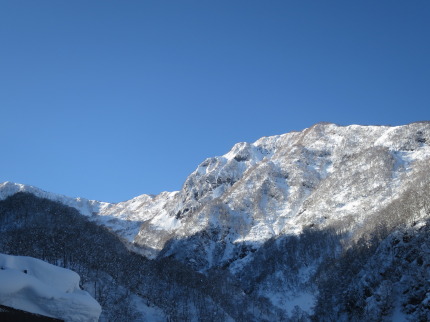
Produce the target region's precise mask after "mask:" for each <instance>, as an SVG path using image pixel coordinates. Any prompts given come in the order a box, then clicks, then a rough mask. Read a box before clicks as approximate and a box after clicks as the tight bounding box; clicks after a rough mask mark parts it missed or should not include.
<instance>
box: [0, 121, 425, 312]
mask: <svg viewBox="0 0 430 322" xmlns="http://www.w3.org/2000/svg"><path fill="white" fill-rule="evenodd" d="M429 143H430V122H420V123H413V124H409V125H404V126H397V127H390V126H359V125H351V126H338V125H335V124H316V125H314V126H312V127H310V128H308V129H305V130H303V131H301V132H291V133H287V134H283V135H278V136H272V137H264V138H261V139H259V140H257V141H256V142H254V143H238V144H236V145H235V146H234V147H233V148H232V149H231V151H229V152H228V153H227V154H225V155H223V156H218V157H212V158H209V159H206V160H205V161H203V162H202V163H201V164H200V165H199V166H198V167H197V169H196V170H195V171H194V172H193V173H191V174H190V176H189V177H188V178H187V179H186V181H185V183H184V185H183V187H182V189H181V190H180V191H176V192H163V193H161V194H159V195H157V196H152V195H141V196H138V197H136V198H134V199H131V200H128V201H125V202H121V203H117V204H109V203H105V202H98V201H90V200H86V199H81V198H78V199H74V198H68V197H65V196H60V195H56V194H51V193H47V192H44V191H41V190H39V189H37V188H34V187H29V186H25V185H19V184H14V183H8V182H7V183H3V184H0V199H5V198H7V197H8V196H11V195H13V194H14V193H16V192H18V191H23V192H29V193H32V194H34V195H36V196H38V197H43V198H48V199H51V200H54V201H58V202H60V203H62V204H64V205H67V206H70V207H74V208H75V209H77V210H78V211H79V212H80V213H81V214H83V215H85V216H88V218H89V219H90V220H92V221H94V222H96V223H98V224H100V225H103V226H106V227H108V228H109V229H111V230H112V231H113V232H114V233H116V234H117V235H119V236H120V237H122V238H123V240H124V241H125V242H126V244H128V245H133V246H134V247H132V249H134V250H136V251H138V252H139V253H142V254H145V255H146V256H147V257H149V258H152V259H157V260H158V261H159V262H161V261H162V260H163V259H169V260H171V259H172V260H176V261H179V262H181V265H182V264H185V266H186V267H187V269H191V270H192V271H195V272H199V273H203V274H205V276H206V277H207V278H208V280H211V279H212V278H213V281H216V282H214V283H227V282H226V281H225V280H222V279H221V280H220V279H219V277H220V276H221V277H223V278H226V279H227V280H228V279H230V278H232V279H234V283H232V284H231V285H233V286H234V287H236V286H237V285H239V287H240V288H241V289H243V291H244V294H246V296H248V297H247V298H246V300H245V301H244V303H245V302H246V303H254V304H255V303H260V302H261V303H264V304H261V305H262V307H263V308H262V309H261V311H258V310H256V312H259V313H255V312H254V311H252V313H250V312H245V313H246V314H248V313H249V314H251V315H254V314H260V315H259V316H261V314H263V315H264V314H265V313H264V312H265V311H264V310H266V312H269V311H270V312H272V313H273V312H275V311H274V310H280V312H281V313H282V312H283V313H282V314H285V315H284V317H285V316H295V317H296V318H297V317H298V316H301V315H302V314H304V315H306V314H312V312H313V308H312V307H313V304H314V303H316V302H318V301H319V302H318V303H319V304H318V305H317V306H316V307H317V309H318V308H319V307H321V301H320V300H317V297H318V294H325V293H324V291H325V290H326V289H330V286H327V285H331V284H333V280H331V279H330V278H328V277H327V276H324V274H325V273H324V272H326V271H325V270H327V272H330V271H335V270H336V269H338V268H336V267H335V268H327V267H329V264H327V263H331V262H334V263H337V260H338V259H339V256H343V254H344V252H348V249H352V250H354V251H357V249H359V250H360V252H361V253H366V251H367V250H368V249H373V251H374V248H371V247H370V246H372V242H370V241H369V240H371V239H372V238H376V239H375V240H379V241H380V240H383V239H384V238H386V236H387V234H388V233H390V232H392V231H393V230H395V229H397V228H398V227H400V226H402V225H403V226H404V225H406V224H408V225H415V224H416V222H418V221H419V220H427V219H429V218H428V217H429V211H427V210H426V211H423V210H422V208H423V207H424V208H425V207H428V208H429V209H430V206H428V205H427V206H426V205H423V204H422V202H421V200H427V199H428V198H427V196H424V195H420V193H425V192H426V191H427V190H428V187H429V186H430V176H429V173H430V145H429ZM426 189H427V190H426ZM424 197H425V198H424ZM426 198H427V199H426ZM405 207H406V208H405ZM397 209H400V210H397ZM403 226H402V227H403ZM378 238H379V239H378ZM379 241H378V242H379ZM378 242H375V243H376V244H375V245H376V246H375V245H373V246H372V247H377V244H378ZM357 245H358V246H357ZM363 245H364V246H363ZM369 245H370V246H369ZM360 247H361V248H360ZM363 249H364V250H363ZM366 249H367V250H366ZM354 254H355V253H354ZM363 256H364V255H363ZM366 256H368V257H365V256H364V257H362V258H361V262H360V265H362V264H363V262H365V261H366V258H369V256H372V255H371V254H370V255H369V254H366ZM327 259H328V260H327ZM339 260H340V262H342V261H341V259H339ZM155 262H157V261H155ZM262 262H264V265H262ZM325 265H326V266H325ZM327 265H328V266H327ZM345 265H346V264H345ZM356 266H357V265H356ZM325 267H326V268H325ZM357 267H358V266H357ZM324 279H327V281H328V282H327V285H326V284H324V282H321V281H324ZM316 280H319V281H320V282H321V285H322V286H318V287H319V289H318V287H317V286H315V281H316ZM220 281H221V282H220ZM222 281H223V282H222ZM330 283H331V284H330ZM227 284H228V283H227ZM227 284H226V285H227ZM229 285H230V284H229ZM220 288H221V289H222V288H223V286H220ZM343 290H344V285H340V286H338V288H337V291H339V292H342V291H343ZM239 294H242V293H240V291H239ZM213 296H215V295H214V294H211V295H210V297H211V298H212V299H214V297H213ZM232 298H233V297H232ZM336 301H337V300H336V299H335V302H336ZM254 304H252V306H253V305H254ZM336 305H337V303H334V304H333V307H335V306H336ZM227 307H228V306H226V307H224V308H227ZM253 307H254V306H253ZM230 309H231V307H230V308H227V311H228V310H230ZM324 310H325V311H327V310H328V309H327V307H325V308H324ZM229 312H230V311H229ZM230 313H231V312H230ZM230 313H228V314H230ZM236 313H237V312H236ZM236 313H234V312H233V314H236ZM273 314H275V315H276V314H278V313H273ZM267 318H269V317H268V316H267ZM257 320H258V319H257Z"/></svg>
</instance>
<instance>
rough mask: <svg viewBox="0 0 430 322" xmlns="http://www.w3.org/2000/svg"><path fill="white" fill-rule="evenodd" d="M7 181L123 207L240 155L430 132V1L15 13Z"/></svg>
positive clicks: (3, 97)
mask: <svg viewBox="0 0 430 322" xmlns="http://www.w3.org/2000/svg"><path fill="white" fill-rule="evenodd" d="M0 39H1V42H0V44H1V45H0V46H1V47H0V49H1V50H0V71H1V73H0V135H1V158H0V168H1V172H0V181H13V182H19V183H25V184H31V185H34V186H37V187H40V188H42V189H45V190H48V191H52V192H57V193H61V194H66V195H69V196H74V197H76V196H81V197H85V198H90V199H98V200H103V201H110V202H118V201H122V200H126V199H130V198H132V197H134V196H137V195H139V194H142V193H152V194H156V193H159V192H161V191H173V190H178V189H180V188H181V186H182V184H183V182H184V181H185V179H186V177H187V176H188V175H189V174H190V173H191V172H192V171H194V169H195V168H196V167H197V165H198V164H199V163H200V162H202V161H203V160H204V159H205V158H207V157H211V156H215V155H221V154H224V153H226V152H227V151H228V150H229V149H230V148H231V146H232V145H233V144H234V143H237V142H240V141H248V142H252V141H255V140H257V139H258V138H260V137H262V136H269V135H274V134H281V133H286V132H289V131H292V130H301V129H303V128H306V127H309V126H311V125H312V124H314V123H317V122H320V121H327V122H334V123H338V124H341V125H347V124H391V125H399V124H405V123H409V122H414V121H419V120H429V119H430V117H429V112H430V88H429V85H430V59H429V57H430V41H429V40H430V1H427V0H422V1H419V0H413V1H400V0H399V1H396V0H394V1H393V0H390V1H384V0H380V1H379V0H378V1H340V0H339V1H306V0H304V1H288V0H283V1H252V0H251V1H235V0H233V1H230V0H229V1H222V0H221V1H197V0H196V1H187V0H185V1H182V0H181V1H176V0H175V1H167V0H166V1H160V0H154V1H149V0H145V1H140V0H139V1H137V0H136V1H133V0H130V1H88V0H85V1H80V0H74V1H55V0H51V1H45V0H38V1H34V0H27V1H21V0H10V1H2V3H1V10H0Z"/></svg>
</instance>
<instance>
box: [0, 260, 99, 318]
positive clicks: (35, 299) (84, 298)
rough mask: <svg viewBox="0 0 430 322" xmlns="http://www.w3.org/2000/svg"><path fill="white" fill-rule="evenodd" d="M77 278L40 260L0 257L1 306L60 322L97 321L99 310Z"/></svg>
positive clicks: (74, 274)
mask: <svg viewBox="0 0 430 322" xmlns="http://www.w3.org/2000/svg"><path fill="white" fill-rule="evenodd" d="M79 280H80V278H79V275H78V274H76V273H75V272H72V271H70V270H68V269H65V268H61V267H57V266H54V265H51V264H48V263H45V262H43V261H41V260H39V259H36V258H31V257H24V256H10V255H5V254H0V304H1V305H5V306H9V307H13V308H15V309H20V310H23V311H27V312H31V313H36V314H40V315H43V316H48V317H54V318H58V319H61V320H63V321H70V322H73V321H76V322H79V321H82V322H90V321H98V319H99V316H100V313H101V307H100V305H99V304H98V303H97V302H96V301H95V300H94V299H93V298H92V297H91V296H90V295H89V294H88V293H87V292H85V291H83V290H81V289H80V287H79Z"/></svg>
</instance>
